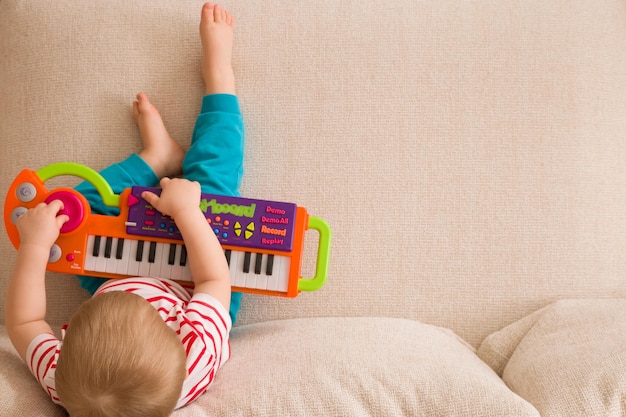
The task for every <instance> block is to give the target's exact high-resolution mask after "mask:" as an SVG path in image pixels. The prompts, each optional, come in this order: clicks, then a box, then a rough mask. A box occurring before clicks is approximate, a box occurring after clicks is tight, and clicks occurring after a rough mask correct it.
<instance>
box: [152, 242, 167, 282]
mask: <svg viewBox="0 0 626 417" xmlns="http://www.w3.org/2000/svg"><path fill="white" fill-rule="evenodd" d="M164 246H165V244H163V243H157V244H156V250H155V251H154V262H153V263H151V264H150V272H149V273H148V275H149V276H151V277H161V267H162V266H163V253H164V252H165V250H164ZM168 247H169V243H168ZM165 263H167V259H166V260H165Z"/></svg>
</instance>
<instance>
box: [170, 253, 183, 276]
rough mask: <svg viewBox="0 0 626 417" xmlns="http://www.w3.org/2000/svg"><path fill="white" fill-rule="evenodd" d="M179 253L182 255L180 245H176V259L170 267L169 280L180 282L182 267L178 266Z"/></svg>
mask: <svg viewBox="0 0 626 417" xmlns="http://www.w3.org/2000/svg"><path fill="white" fill-rule="evenodd" d="M181 253H183V247H182V245H176V257H175V258H174V265H172V269H171V274H170V276H171V278H170V279H173V280H180V279H182V277H183V267H182V266H181V265H180V254H181Z"/></svg>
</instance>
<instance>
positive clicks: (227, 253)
mask: <svg viewBox="0 0 626 417" xmlns="http://www.w3.org/2000/svg"><path fill="white" fill-rule="evenodd" d="M231 253H232V251H231V250H230V249H226V250H225V251H224V256H225V257H226V263H227V264H228V266H230V255H231Z"/></svg>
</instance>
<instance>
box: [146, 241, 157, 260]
mask: <svg viewBox="0 0 626 417" xmlns="http://www.w3.org/2000/svg"><path fill="white" fill-rule="evenodd" d="M156 246H157V244H156V242H150V251H149V252H148V262H150V263H151V264H153V263H154V258H155V255H156Z"/></svg>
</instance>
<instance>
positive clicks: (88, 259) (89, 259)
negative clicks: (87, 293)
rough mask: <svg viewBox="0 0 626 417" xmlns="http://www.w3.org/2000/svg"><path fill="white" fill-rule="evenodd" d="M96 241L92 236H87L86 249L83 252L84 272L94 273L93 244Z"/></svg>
mask: <svg viewBox="0 0 626 417" xmlns="http://www.w3.org/2000/svg"><path fill="white" fill-rule="evenodd" d="M95 240H96V237H95V236H94V235H89V236H87V249H86V250H85V265H84V267H83V269H84V270H85V271H94V270H95V268H96V258H94V257H93V255H92V253H93V244H94V241H95Z"/></svg>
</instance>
